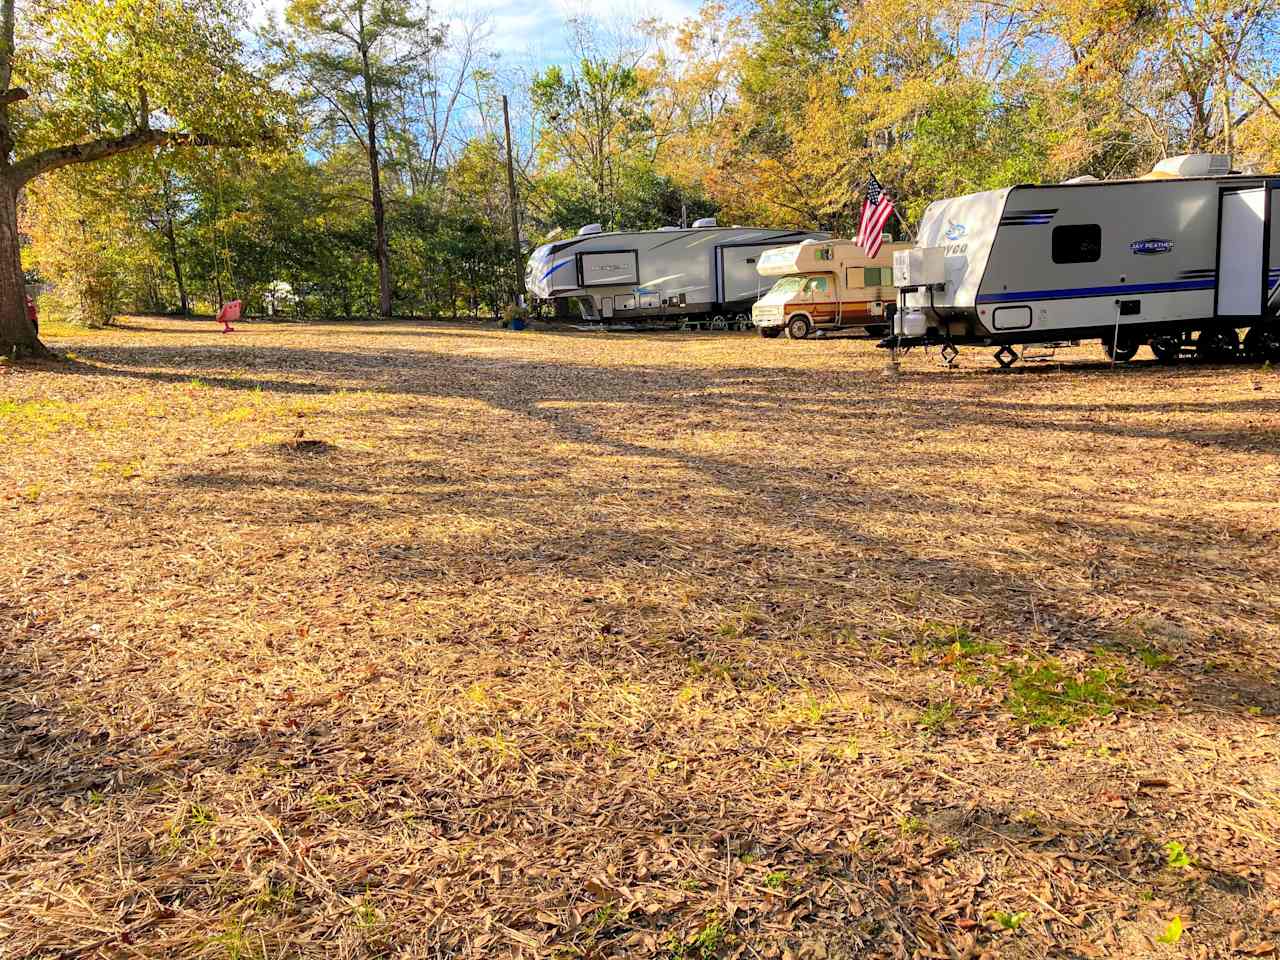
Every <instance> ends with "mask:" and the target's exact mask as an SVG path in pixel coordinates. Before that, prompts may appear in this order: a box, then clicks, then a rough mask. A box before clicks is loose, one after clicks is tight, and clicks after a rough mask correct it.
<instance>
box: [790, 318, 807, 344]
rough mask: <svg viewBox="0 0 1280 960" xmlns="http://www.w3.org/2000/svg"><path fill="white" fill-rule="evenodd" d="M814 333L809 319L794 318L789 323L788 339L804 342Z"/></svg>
mask: <svg viewBox="0 0 1280 960" xmlns="http://www.w3.org/2000/svg"><path fill="white" fill-rule="evenodd" d="M812 332H813V325H812V324H811V323H809V318H808V317H805V316H799V317H792V318H791V319H790V320H788V321H787V339H788V340H803V339H804V338H805V337H807V336H808V335H809V334H810V333H812Z"/></svg>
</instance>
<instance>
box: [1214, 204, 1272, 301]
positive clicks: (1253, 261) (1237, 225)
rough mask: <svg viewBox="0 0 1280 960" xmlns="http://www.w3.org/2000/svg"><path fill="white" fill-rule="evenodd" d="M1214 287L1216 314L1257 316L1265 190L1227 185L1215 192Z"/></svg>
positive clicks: (1263, 272) (1262, 272) (1261, 289)
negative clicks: (1217, 208) (1216, 281)
mask: <svg viewBox="0 0 1280 960" xmlns="http://www.w3.org/2000/svg"><path fill="white" fill-rule="evenodd" d="M1219 196H1220V198H1221V206H1220V207H1219V220H1218V290H1217V300H1216V304H1215V309H1214V312H1215V313H1216V314H1217V315H1218V316H1220V317H1257V316H1260V315H1261V314H1262V303H1263V297H1264V293H1265V290H1266V279H1267V276H1266V236H1267V229H1266V228H1267V219H1268V214H1269V212H1270V211H1269V210H1268V207H1269V206H1270V205H1269V204H1268V203H1267V190H1266V189H1265V188H1263V187H1254V188H1250V189H1245V190H1240V189H1234V190H1233V189H1231V188H1227V189H1224V190H1222V191H1221V193H1220V194H1219Z"/></svg>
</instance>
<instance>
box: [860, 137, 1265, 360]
mask: <svg viewBox="0 0 1280 960" xmlns="http://www.w3.org/2000/svg"><path fill="white" fill-rule="evenodd" d="M894 283H895V285H896V286H898V287H899V288H900V289H903V290H904V293H903V308H902V309H901V310H900V311H899V313H898V317H897V318H896V320H895V321H894V325H893V332H892V333H891V335H890V336H889V337H887V338H886V339H885V340H883V341H881V344H880V345H881V346H882V347H893V346H901V347H906V346H912V345H915V344H930V343H932V344H940V345H942V346H943V352H944V356H945V358H946V359H947V360H948V361H949V360H950V359H952V358H954V356H955V348H956V346H957V345H961V344H988V345H991V346H997V347H999V349H998V351H997V353H996V359H997V360H998V361H999V362H1000V363H1001V365H1002V366H1009V365H1011V364H1012V363H1013V362H1014V361H1016V360H1017V359H1018V354H1017V352H1016V351H1015V350H1014V349H1013V347H1014V346H1015V345H1019V344H1035V343H1040V344H1044V343H1061V342H1064V341H1080V340H1088V339H1098V340H1101V341H1102V342H1103V346H1104V349H1106V351H1107V353H1108V355H1109V356H1111V357H1112V358H1113V359H1116V360H1128V359H1130V358H1131V357H1133V355H1134V354H1135V353H1136V352H1137V350H1138V348H1139V347H1140V346H1142V345H1143V344H1149V345H1150V347H1151V350H1152V352H1153V353H1154V354H1155V355H1156V357H1158V358H1159V359H1161V360H1166V361H1172V360H1176V359H1177V358H1178V357H1179V356H1181V354H1182V352H1183V351H1184V349H1194V350H1195V352H1196V353H1197V354H1198V355H1199V356H1201V357H1203V358H1206V359H1213V360H1225V359H1229V358H1231V357H1235V356H1239V355H1241V354H1243V355H1244V356H1247V357H1252V358H1258V359H1273V360H1280V321H1277V312H1278V309H1280V176H1261V175H1252V174H1240V173H1233V172H1231V171H1230V170H1229V165H1228V163H1227V159H1226V158H1225V157H1219V156H1213V155H1192V156H1183V157H1171V158H1170V159H1168V160H1164V161H1161V162H1160V163H1159V164H1157V165H1156V168H1155V169H1154V170H1153V171H1152V172H1151V173H1150V174H1147V175H1146V176H1144V177H1141V178H1138V179H1136V180H1107V181H1102V180H1094V179H1085V178H1081V179H1080V180H1077V181H1071V182H1068V183H1063V184H1056V185H1046V186H1018V187H1009V188H1006V189H1003V190H990V191H987V192H984V193H974V194H970V195H968V196H964V197H954V198H951V199H949V200H940V201H938V202H936V203H933V204H930V205H929V207H928V209H927V210H926V211H925V214H924V218H923V220H922V222H921V225H920V234H919V237H918V239H917V241H916V246H915V247H914V248H913V249H911V250H905V251H900V252H898V253H896V254H895V256H894ZM1242 328H1248V330H1247V333H1246V334H1245V337H1244V343H1243V348H1242V347H1241V342H1240V336H1239V332H1238V331H1239V330H1240V329H1242Z"/></svg>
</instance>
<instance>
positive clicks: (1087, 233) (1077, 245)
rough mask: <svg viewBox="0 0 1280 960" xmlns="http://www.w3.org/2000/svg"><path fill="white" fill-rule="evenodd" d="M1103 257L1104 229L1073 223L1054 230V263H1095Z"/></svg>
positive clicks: (1087, 224) (1094, 224) (1089, 224)
mask: <svg viewBox="0 0 1280 960" xmlns="http://www.w3.org/2000/svg"><path fill="white" fill-rule="evenodd" d="M1101 257H1102V227H1100V226H1098V225H1097V224H1096V223H1072V224H1067V225H1064V226H1061V227H1054V228H1053V262H1054V263H1093V262H1094V261H1096V260H1099V259H1101Z"/></svg>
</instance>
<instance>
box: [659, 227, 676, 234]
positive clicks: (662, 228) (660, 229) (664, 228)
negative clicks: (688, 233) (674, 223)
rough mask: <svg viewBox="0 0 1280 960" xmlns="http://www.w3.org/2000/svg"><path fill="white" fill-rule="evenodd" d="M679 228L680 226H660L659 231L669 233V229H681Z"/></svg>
mask: <svg viewBox="0 0 1280 960" xmlns="http://www.w3.org/2000/svg"><path fill="white" fill-rule="evenodd" d="M679 229H680V228H679V227H659V228H658V232H659V233H668V232H669V231H671V230H679Z"/></svg>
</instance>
